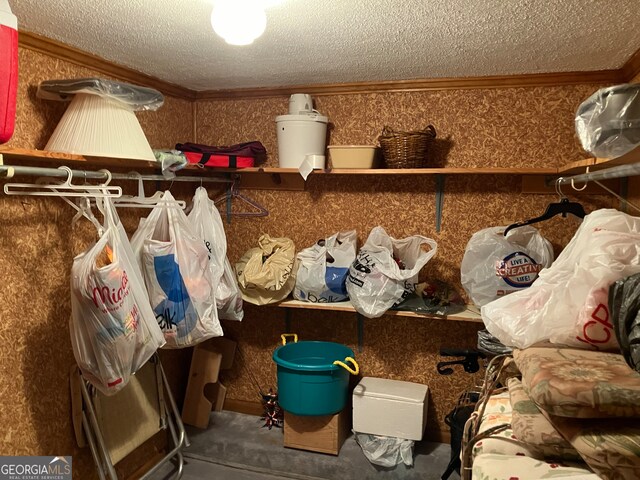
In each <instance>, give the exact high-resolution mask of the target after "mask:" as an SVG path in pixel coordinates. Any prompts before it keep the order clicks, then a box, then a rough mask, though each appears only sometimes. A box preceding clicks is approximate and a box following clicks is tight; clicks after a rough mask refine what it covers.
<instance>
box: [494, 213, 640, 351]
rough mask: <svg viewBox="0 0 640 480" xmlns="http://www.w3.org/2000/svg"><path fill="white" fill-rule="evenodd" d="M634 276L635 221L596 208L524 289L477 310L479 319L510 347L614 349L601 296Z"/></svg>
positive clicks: (638, 261)
mask: <svg viewBox="0 0 640 480" xmlns="http://www.w3.org/2000/svg"><path fill="white" fill-rule="evenodd" d="M635 273H640V218H638V217H632V216H631V215H627V214H625V213H622V212H620V211H618V210H613V209H602V210H596V211H595V212H593V213H591V214H589V215H587V216H586V217H585V218H584V220H583V221H582V224H581V225H580V227H579V228H578V230H577V231H576V233H575V235H574V236H573V238H572V239H571V241H570V242H569V244H568V245H567V246H566V247H565V249H564V250H563V251H562V253H561V254H560V255H558V258H557V259H556V261H555V262H554V263H553V265H551V267H549V268H547V269H544V270H542V271H541V272H540V275H539V277H538V279H537V280H536V282H535V283H534V284H533V285H532V286H531V287H530V288H528V289H526V290H522V291H519V292H515V293H513V294H511V295H508V296H506V297H502V298H499V299H498V300H495V301H494V302H491V303H489V304H487V305H485V306H483V307H482V320H483V321H484V324H485V326H486V327H487V330H489V332H490V333H491V334H492V335H494V336H495V337H497V338H498V339H499V340H500V341H501V342H502V343H503V344H504V345H507V346H510V347H517V348H527V347H529V346H531V345H533V344H535V343H538V342H542V341H545V340H550V341H551V342H552V343H558V344H563V345H570V346H574V347H578V348H581V347H582V348H598V349H601V350H617V349H618V344H617V341H616V337H615V335H614V333H613V331H612V330H613V327H612V325H611V321H610V318H609V309H608V307H607V293H608V290H609V286H610V285H611V284H612V283H613V282H615V281H616V280H619V279H620V278H624V277H626V276H629V275H633V274H635Z"/></svg>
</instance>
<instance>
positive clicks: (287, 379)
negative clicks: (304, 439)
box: [273, 334, 360, 416]
mask: <svg viewBox="0 0 640 480" xmlns="http://www.w3.org/2000/svg"><path fill="white" fill-rule="evenodd" d="M288 335H289V334H285V335H283V336H282V343H283V345H282V346H280V347H278V348H277V349H276V351H275V352H273V361H274V362H276V364H277V366H278V403H280V406H281V407H282V408H283V409H284V410H285V411H286V412H289V413H292V414H294V415H301V416H312V415H313V416H316V415H333V414H335V413H338V412H340V411H341V410H342V409H343V408H344V407H345V405H346V403H347V397H348V395H349V374H352V375H357V374H358V373H359V371H360V368H359V367H358V364H357V363H356V361H355V360H354V359H353V350H351V349H350V348H349V347H346V346H344V345H340V344H339V343H332V342H312V341H304V342H298V337H297V335H295V334H291V335H292V336H294V338H295V340H294V342H293V343H286V339H285V337H286V336H288ZM349 363H350V364H351V365H352V366H350V365H349Z"/></svg>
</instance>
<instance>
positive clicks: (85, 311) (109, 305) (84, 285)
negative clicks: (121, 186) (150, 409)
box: [69, 199, 165, 395]
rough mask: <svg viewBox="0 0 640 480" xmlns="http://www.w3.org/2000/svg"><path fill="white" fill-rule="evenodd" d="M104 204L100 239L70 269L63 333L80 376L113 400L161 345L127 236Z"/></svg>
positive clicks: (160, 333) (77, 258) (162, 343)
mask: <svg viewBox="0 0 640 480" xmlns="http://www.w3.org/2000/svg"><path fill="white" fill-rule="evenodd" d="M105 202H106V203H105V208H104V210H105V220H106V222H105V223H106V225H105V230H104V233H103V234H102V235H101V237H100V239H99V240H98V241H97V242H96V243H95V245H93V246H92V247H91V248H89V250H87V251H86V252H84V253H82V254H80V255H78V256H77V257H76V258H74V260H73V266H72V267H71V317H70V319H69V330H70V333H71V345H72V347H73V355H74V357H75V359H76V362H77V364H78V366H79V367H80V370H81V371H82V374H83V376H84V377H85V378H86V379H87V380H89V381H90V382H91V383H92V384H93V385H94V386H95V387H96V388H97V389H98V390H100V391H101V392H102V393H104V394H105V395H113V394H114V393H116V392H118V391H119V390H121V389H122V388H123V387H124V386H125V385H127V383H128V382H129V378H130V376H131V375H133V374H134V373H135V372H136V371H137V370H138V369H139V368H140V367H142V365H144V364H145V363H146V362H147V360H149V358H151V356H152V355H153V354H154V353H155V351H156V350H157V349H158V348H159V347H161V346H162V345H164V343H165V341H164V336H163V335H162V332H161V331H160V328H159V327H158V324H157V323H156V320H155V315H154V313H153V311H152V310H151V307H150V305H149V300H148V298H147V292H146V291H145V288H144V281H143V279H142V274H141V272H140V270H139V267H138V264H137V262H136V261H135V257H134V255H133V252H132V250H131V245H130V244H129V239H128V238H127V234H126V233H125V231H124V228H123V227H122V224H121V223H120V220H119V219H118V217H117V215H116V213H115V210H114V209H113V207H112V205H111V204H110V201H109V199H105Z"/></svg>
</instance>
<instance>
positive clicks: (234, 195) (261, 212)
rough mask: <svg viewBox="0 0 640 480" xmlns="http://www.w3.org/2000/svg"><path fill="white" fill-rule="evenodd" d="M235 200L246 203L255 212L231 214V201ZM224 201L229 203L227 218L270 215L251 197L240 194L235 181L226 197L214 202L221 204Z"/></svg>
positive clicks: (222, 196)
mask: <svg viewBox="0 0 640 480" xmlns="http://www.w3.org/2000/svg"><path fill="white" fill-rule="evenodd" d="M234 198H236V199H238V200H240V201H242V202H244V203H245V204H247V205H250V206H252V207H253V208H255V210H254V211H251V212H231V211H230V208H231V204H230V201H231V200H233V199H234ZM222 201H225V202H227V217H228V216H229V215H234V216H237V217H266V216H267V215H269V210H267V209H266V208H264V207H263V206H262V205H260V204H259V203H258V202H256V201H255V200H252V199H250V198H249V197H247V196H245V195H243V194H242V193H240V191H239V190H238V185H237V182H235V181H234V182H233V183H232V184H231V186H230V187H229V190H227V192H226V193H225V194H224V195H221V196H220V197H218V198H216V199H215V200H214V203H220V202H222Z"/></svg>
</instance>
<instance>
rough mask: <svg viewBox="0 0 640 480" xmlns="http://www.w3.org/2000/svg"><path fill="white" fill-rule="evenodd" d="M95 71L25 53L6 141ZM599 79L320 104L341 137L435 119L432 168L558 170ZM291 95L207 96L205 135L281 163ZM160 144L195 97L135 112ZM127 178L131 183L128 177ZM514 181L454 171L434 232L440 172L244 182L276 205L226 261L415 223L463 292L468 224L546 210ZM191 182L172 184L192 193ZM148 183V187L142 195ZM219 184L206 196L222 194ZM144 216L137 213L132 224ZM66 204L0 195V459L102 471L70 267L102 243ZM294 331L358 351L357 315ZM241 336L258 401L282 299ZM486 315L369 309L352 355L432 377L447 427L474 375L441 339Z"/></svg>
mask: <svg viewBox="0 0 640 480" xmlns="http://www.w3.org/2000/svg"><path fill="white" fill-rule="evenodd" d="M94 74H95V72H92V71H91V70H88V69H86V68H82V67H78V66H75V65H72V64H70V63H67V62H64V61H60V60H57V59H54V58H51V57H48V56H46V55H42V54H39V53H35V52H32V51H30V50H26V49H21V50H20V84H19V100H18V123H17V128H16V133H15V136H14V138H13V140H12V141H11V143H10V145H12V146H15V147H24V148H42V147H43V146H44V144H45V143H46V140H47V139H48V137H49V135H50V134H51V132H52V131H53V128H54V127H55V125H56V123H57V121H58V119H59V118H60V116H61V115H62V112H63V110H64V105H62V104H58V103H55V102H45V101H42V100H39V99H37V98H36V97H35V89H36V87H37V84H38V83H39V82H40V81H41V80H45V79H52V78H73V77H84V76H91V75H94ZM597 87H598V86H597V85H583V86H570V87H552V88H517V89H493V90H460V91H438V92H413V93H386V94H363V95H337V96H325V97H318V98H317V104H316V108H317V109H318V110H320V111H321V112H322V113H323V114H326V115H328V116H329V118H330V119H331V122H332V124H333V125H332V129H331V136H330V138H331V140H330V141H331V143H332V144H360V143H372V142H375V140H376V138H377V136H378V134H379V133H380V131H381V129H382V127H383V126H384V125H389V126H391V127H394V128H398V129H413V128H418V127H422V126H424V125H426V124H427V123H433V124H434V125H435V126H436V128H437V130H438V134H439V141H438V142H437V144H436V150H435V152H436V153H435V155H434V158H433V162H434V164H437V165H449V166H505V167H507V166H556V165H560V164H562V163H565V162H568V161H571V160H575V159H579V158H581V156H582V155H583V154H582V152H580V150H579V148H578V147H577V144H576V141H575V139H574V136H573V126H572V117H573V111H574V110H575V108H576V107H577V105H578V104H579V103H580V101H581V100H582V99H583V98H585V97H586V96H588V95H589V94H590V93H591V92H592V91H594V90H595V89H596V88H597ZM286 110H287V99H286V98H284V97H283V98H269V99H248V100H220V101H201V102H199V103H198V117H197V123H198V131H197V140H198V141H200V142H203V143H210V144H214V145H222V144H231V143H237V142H241V141H248V140H260V141H262V142H263V143H264V144H265V146H266V147H267V149H268V151H269V153H270V156H269V159H268V164H269V165H277V154H276V151H277V147H276V136H275V123H274V118H275V116H276V115H278V114H282V113H286ZM139 118H140V121H141V124H142V127H143V129H144V130H145V133H146V134H147V136H148V138H149V140H150V143H151V145H152V146H153V147H166V146H171V145H173V144H175V143H177V142H181V141H185V140H187V141H189V140H191V141H193V140H196V139H195V138H191V128H192V120H193V118H192V110H191V104H190V103H189V102H187V101H183V100H178V99H174V98H170V97H169V98H167V101H166V104H165V106H164V107H163V108H162V109H160V110H159V111H158V112H155V113H142V114H140V116H139ZM127 188H131V186H127ZM519 188H520V179H519V178H518V177H512V176H483V177H481V176H461V177H453V176H450V177H449V178H447V180H446V193H445V200H444V213H443V228H442V231H441V232H440V233H436V232H435V185H434V179H433V178H431V177H420V178H412V177H389V178H379V177H365V176H362V177H328V176H327V177H312V178H311V179H310V181H309V182H308V187H307V189H306V191H304V192H275V191H244V193H245V194H246V195H248V196H250V197H252V198H254V199H256V200H257V201H259V202H260V203H262V204H263V205H264V206H265V207H267V208H268V209H269V211H270V215H269V216H268V217H266V218H258V219H255V218H234V219H233V222H232V224H231V225H227V226H226V228H227V237H228V243H229V257H230V259H231V260H232V262H235V261H236V260H237V259H238V258H239V257H240V256H241V254H242V253H243V252H244V251H246V250H247V249H248V248H250V247H252V246H254V245H255V243H256V241H257V238H258V237H259V235H260V234H261V233H269V234H271V235H274V236H279V235H283V236H285V235H286V236H290V237H291V238H292V239H293V240H294V241H295V243H296V246H297V248H298V249H300V248H304V247H306V246H309V245H311V244H312V243H313V242H315V241H316V240H317V239H318V238H320V237H323V236H326V235H329V234H331V233H333V232H335V231H338V230H344V229H351V228H356V229H357V231H358V235H359V242H360V244H362V243H363V242H364V240H365V239H366V236H367V234H368V232H369V231H370V230H371V228H373V227H374V226H376V225H383V226H384V227H385V228H386V229H387V231H388V232H389V233H390V234H391V235H393V236H395V237H404V236H407V235H412V234H422V235H426V236H430V237H432V238H434V239H436V240H437V241H438V245H439V252H438V255H437V256H436V257H435V258H434V260H432V261H431V262H430V263H429V264H428V265H427V267H426V268H425V270H424V272H423V277H424V278H437V279H440V280H444V281H447V282H449V283H450V284H452V285H453V286H454V287H455V288H457V289H460V285H459V270H458V269H459V264H460V260H461V258H462V255H463V253H464V246H465V244H466V242H467V240H468V238H469V237H470V236H471V234H472V233H473V232H475V231H477V230H478V229H480V228H484V227H488V226H492V225H498V224H505V223H508V222H511V221H514V220H517V219H521V218H527V217H530V216H532V215H535V214H538V213H539V212H540V211H541V210H543V209H544V207H545V205H546V204H547V203H548V202H549V201H552V200H553V199H554V196H553V195H524V194H521V193H520V191H519ZM193 190H194V186H192V185H180V186H178V185H176V186H175V187H174V188H173V189H172V191H174V193H175V194H176V196H178V197H181V198H189V197H190V196H191V195H192V194H193ZM147 193H148V194H150V193H151V192H147ZM217 193H218V191H217V190H216V188H215V187H214V188H212V189H211V195H212V196H213V195H214V194H217ZM581 201H583V203H584V205H585V208H586V209H587V210H590V209H593V208H597V207H600V206H605V205H610V204H611V202H610V201H609V200H608V199H607V198H606V197H601V196H591V197H588V198H586V197H581ZM139 215H140V213H139V212H134V211H127V212H126V213H123V215H122V216H123V221H124V223H125V226H126V228H127V229H128V231H130V232H132V231H133V230H134V229H135V228H136V225H137V222H138V217H139ZM70 218H71V210H70V208H68V207H67V206H66V205H64V204H63V203H62V202H56V201H48V200H35V199H26V198H15V197H12V198H8V197H6V196H0V224H1V225H2V231H1V233H0V271H2V272H3V274H4V275H3V278H4V279H5V282H4V288H5V294H4V295H3V302H1V303H0V319H2V322H1V324H0V341H2V342H3V343H4V345H6V346H10V348H4V349H2V351H1V353H0V360H1V361H2V364H3V365H4V366H5V368H3V370H2V373H0V385H1V386H2V391H3V392H4V393H3V400H4V401H5V405H6V406H10V408H4V409H2V410H1V411H0V423H1V424H2V425H3V427H4V430H3V431H4V435H3V436H2V437H1V438H0V451H1V452H2V453H3V454H41V455H48V454H49V455H50V454H60V452H63V453H65V454H66V453H72V454H73V455H74V469H75V470H76V474H77V475H76V476H77V478H82V479H83V480H84V479H92V478H96V477H95V473H94V468H93V464H92V461H91V459H90V456H89V455H88V453H87V452H86V451H80V450H78V449H77V448H76V447H75V442H74V439H73V433H72V428H71V423H70V417H69V412H70V402H69V394H68V384H67V380H68V372H69V368H70V367H71V366H72V365H73V363H74V360H73V355H72V352H71V345H70V341H69V331H68V318H69V314H70V305H69V288H68V284H69V278H68V274H69V268H70V265H71V262H72V259H73V256H74V255H76V254H78V253H80V252H81V251H83V250H84V249H86V247H87V246H88V245H89V244H90V242H91V241H92V240H93V236H94V234H93V232H92V231H91V229H90V228H88V227H87V225H86V224H83V225H80V226H79V227H72V226H71V225H70V223H71V222H70V220H69V219H70ZM574 229H575V224H572V223H571V221H566V220H562V219H555V220H553V221H551V222H549V223H548V224H545V225H542V226H541V230H542V232H543V234H545V235H546V236H548V238H549V239H550V240H551V241H552V243H553V244H554V246H555V247H556V249H558V250H559V249H560V248H561V247H562V246H563V245H564V244H566V242H567V241H568V240H569V238H570V237H571V235H572V233H573V231H574ZM290 321H291V324H292V328H293V329H294V330H295V331H297V332H298V333H299V334H300V335H301V337H302V338H304V339H319V340H323V339H324V340H333V341H338V342H342V343H345V344H348V345H350V346H352V347H354V348H355V347H356V323H355V318H354V315H350V314H338V313H326V312H309V311H304V310H301V311H295V312H292V313H291V318H290ZM224 327H225V330H226V332H227V334H228V335H229V336H231V337H233V338H235V339H237V340H238V341H239V342H240V348H241V351H242V352H243V355H242V358H241V359H239V360H238V362H237V364H236V366H235V367H234V369H233V370H231V371H230V372H229V373H228V374H226V375H225V377H224V379H223V381H224V382H226V385H227V386H228V387H229V392H228V395H229V398H232V399H238V400H251V401H256V400H258V397H257V395H256V391H257V388H256V385H255V384H254V383H253V382H252V381H251V375H249V374H248V370H251V372H252V373H253V375H254V376H255V378H256V379H257V380H258V382H259V383H260V384H261V386H262V387H268V386H275V385H274V384H275V367H274V365H273V363H272V361H271V354H272V352H273V349H274V348H275V346H276V343H277V341H278V338H279V334H280V333H282V332H283V330H284V328H285V310H284V309H280V308H277V307H260V308H258V307H252V306H247V309H246V319H245V321H244V322H242V323H240V324H238V323H231V322H226V323H225V325H224ZM477 329H478V326H477V325H475V324H466V323H457V322H445V321H430V320H420V319H403V318H394V317H383V318H381V319H377V320H370V321H369V320H367V321H366V324H365V334H364V335H365V336H364V339H365V340H364V351H363V352H362V353H361V354H357V358H358V359H359V361H360V363H361V366H362V370H363V374H364V375H373V376H381V377H388V378H395V379H402V380H409V381H416V382H421V383H425V384H428V385H429V386H430V388H431V403H430V412H429V426H428V429H429V436H432V437H437V436H438V435H439V432H440V431H444V430H446V427H445V426H444V424H443V417H444V415H445V414H446V412H447V411H448V410H449V409H450V408H451V405H452V402H453V401H454V400H455V399H456V398H457V396H458V394H459V393H460V392H461V391H462V390H463V389H464V388H466V387H468V386H470V385H471V384H472V383H473V382H474V381H475V380H477V379H476V378H474V377H472V376H469V375H467V374H465V373H461V372H460V371H456V373H455V374H454V375H451V376H448V377H440V376H438V375H437V374H436V373H435V364H436V363H437V362H438V361H439V360H440V357H439V356H438V351H439V348H441V347H473V346H474V345H475V342H476V340H475V333H476V331H477ZM162 357H163V360H164V365H165V368H166V369H167V370H169V371H168V374H169V376H170V378H171V379H172V382H173V384H174V387H175V390H176V392H177V394H178V399H180V397H181V393H182V392H183V391H184V387H185V382H186V377H187V375H188V365H189V359H190V350H188V349H187V350H183V351H177V352H176V351H170V352H163V355H162ZM158 445H160V444H158V443H157V442H156V443H154V444H151V445H149V446H147V447H146V448H147V449H146V450H145V451H144V452H141V453H140V454H139V455H138V456H137V458H133V459H130V460H128V461H125V462H124V463H123V464H122V465H120V466H119V468H120V473H121V474H127V473H128V472H131V471H133V470H134V469H135V468H137V467H139V466H140V464H141V463H142V462H143V461H144V459H146V458H147V457H148V455H149V454H151V453H153V452H154V451H155V449H157V448H159V447H158Z"/></svg>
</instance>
